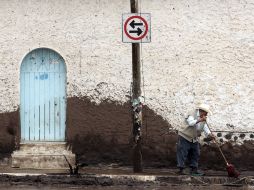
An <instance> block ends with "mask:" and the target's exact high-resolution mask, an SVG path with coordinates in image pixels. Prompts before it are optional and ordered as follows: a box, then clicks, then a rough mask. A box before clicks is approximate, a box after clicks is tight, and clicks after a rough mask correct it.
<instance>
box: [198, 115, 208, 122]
mask: <svg viewBox="0 0 254 190" xmlns="http://www.w3.org/2000/svg"><path fill="white" fill-rule="evenodd" d="M204 121H206V116H203V117H200V118H199V119H198V121H197V123H199V122H204Z"/></svg>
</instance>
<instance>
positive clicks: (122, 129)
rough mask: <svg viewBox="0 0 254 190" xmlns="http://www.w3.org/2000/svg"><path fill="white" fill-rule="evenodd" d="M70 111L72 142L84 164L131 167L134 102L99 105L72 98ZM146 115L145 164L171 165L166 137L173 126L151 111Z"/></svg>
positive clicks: (68, 120) (145, 110) (68, 136)
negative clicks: (115, 163)
mask: <svg viewBox="0 0 254 190" xmlns="http://www.w3.org/2000/svg"><path fill="white" fill-rule="evenodd" d="M67 107H68V111H67V113H68V114H67V115H68V116H67V126H68V128H67V138H68V142H69V143H70V145H72V150H73V152H75V153H76V154H77V155H78V158H80V159H81V160H82V162H87V163H112V162H117V163H122V164H130V163H131V149H132V146H133V144H132V118H131V105H130V102H127V103H124V104H118V103H117V102H109V101H104V102H101V103H100V104H99V105H97V104H95V103H93V102H91V101H90V100H89V99H86V98H82V99H80V98H69V99H68V105H67ZM143 114H144V125H143V129H142V132H143V142H144V144H143V157H144V163H145V164H148V163H149V165H150V164H151V163H153V165H154V164H158V165H165V164H166V165H168V164H169V162H172V159H169V156H168V155H170V154H168V152H169V151H170V150H169V147H168V143H167V142H166V141H167V140H166V139H168V138H165V136H164V134H165V133H166V131H167V130H168V127H169V126H170V125H169V124H168V123H167V122H166V121H165V120H163V118H162V117H161V116H159V115H157V114H155V113H154V111H152V110H151V109H149V108H148V107H144V111H143ZM170 141H174V140H173V139H170ZM174 144H175V142H174ZM165 151H166V152H165ZM173 157H175V155H173ZM174 160H175V159H173V162H174ZM162 161H163V162H162Z"/></svg>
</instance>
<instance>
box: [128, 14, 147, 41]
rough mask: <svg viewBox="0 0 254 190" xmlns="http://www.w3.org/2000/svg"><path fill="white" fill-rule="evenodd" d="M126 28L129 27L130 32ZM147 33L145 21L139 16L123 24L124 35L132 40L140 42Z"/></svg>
mask: <svg viewBox="0 0 254 190" xmlns="http://www.w3.org/2000/svg"><path fill="white" fill-rule="evenodd" d="M136 21H139V22H136ZM128 26H130V27H131V28H132V30H130V29H129V27H128ZM140 26H143V27H140ZM147 32H148V24H147V22H146V20H145V19H144V18H143V17H141V16H131V17H129V18H128V19H127V20H126V21H125V23H124V33H125V34H126V36H127V37H128V38H130V39H132V40H141V39H142V38H144V37H145V36H146V34H147Z"/></svg>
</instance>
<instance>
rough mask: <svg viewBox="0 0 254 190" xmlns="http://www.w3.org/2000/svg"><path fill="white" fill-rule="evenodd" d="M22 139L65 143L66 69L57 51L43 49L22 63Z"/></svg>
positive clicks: (33, 52) (33, 53)
mask: <svg viewBox="0 0 254 190" xmlns="http://www.w3.org/2000/svg"><path fill="white" fill-rule="evenodd" d="M20 83H21V84H20V116H21V140H22V141H26V142H30V141H64V140H65V119H66V66H65V63H64V60H63V58H62V57H61V56H60V55H59V54H58V53H56V52H55V51H53V50H50V49H46V48H40V49H36V50H33V51H32V52H30V53H29V54H28V55H27V56H26V57H25V58H24V59H23V61H22V64H21V73H20Z"/></svg>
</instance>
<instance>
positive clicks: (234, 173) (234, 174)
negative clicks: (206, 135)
mask: <svg viewBox="0 0 254 190" xmlns="http://www.w3.org/2000/svg"><path fill="white" fill-rule="evenodd" d="M206 125H207V127H208V129H209V130H210V131H211V129H210V127H209V125H208V123H207V122H206ZM212 135H213V134H212ZM213 141H214V142H215V144H216V145H217V147H218V149H219V151H220V153H221V155H222V157H223V159H224V161H225V163H226V169H227V172H228V177H235V178H238V176H239V175H240V173H239V171H237V170H236V169H235V166H234V165H233V164H229V163H228V161H227V159H226V157H225V155H224V154H223V152H222V150H221V148H220V145H219V143H218V142H217V141H216V140H215V139H213Z"/></svg>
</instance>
